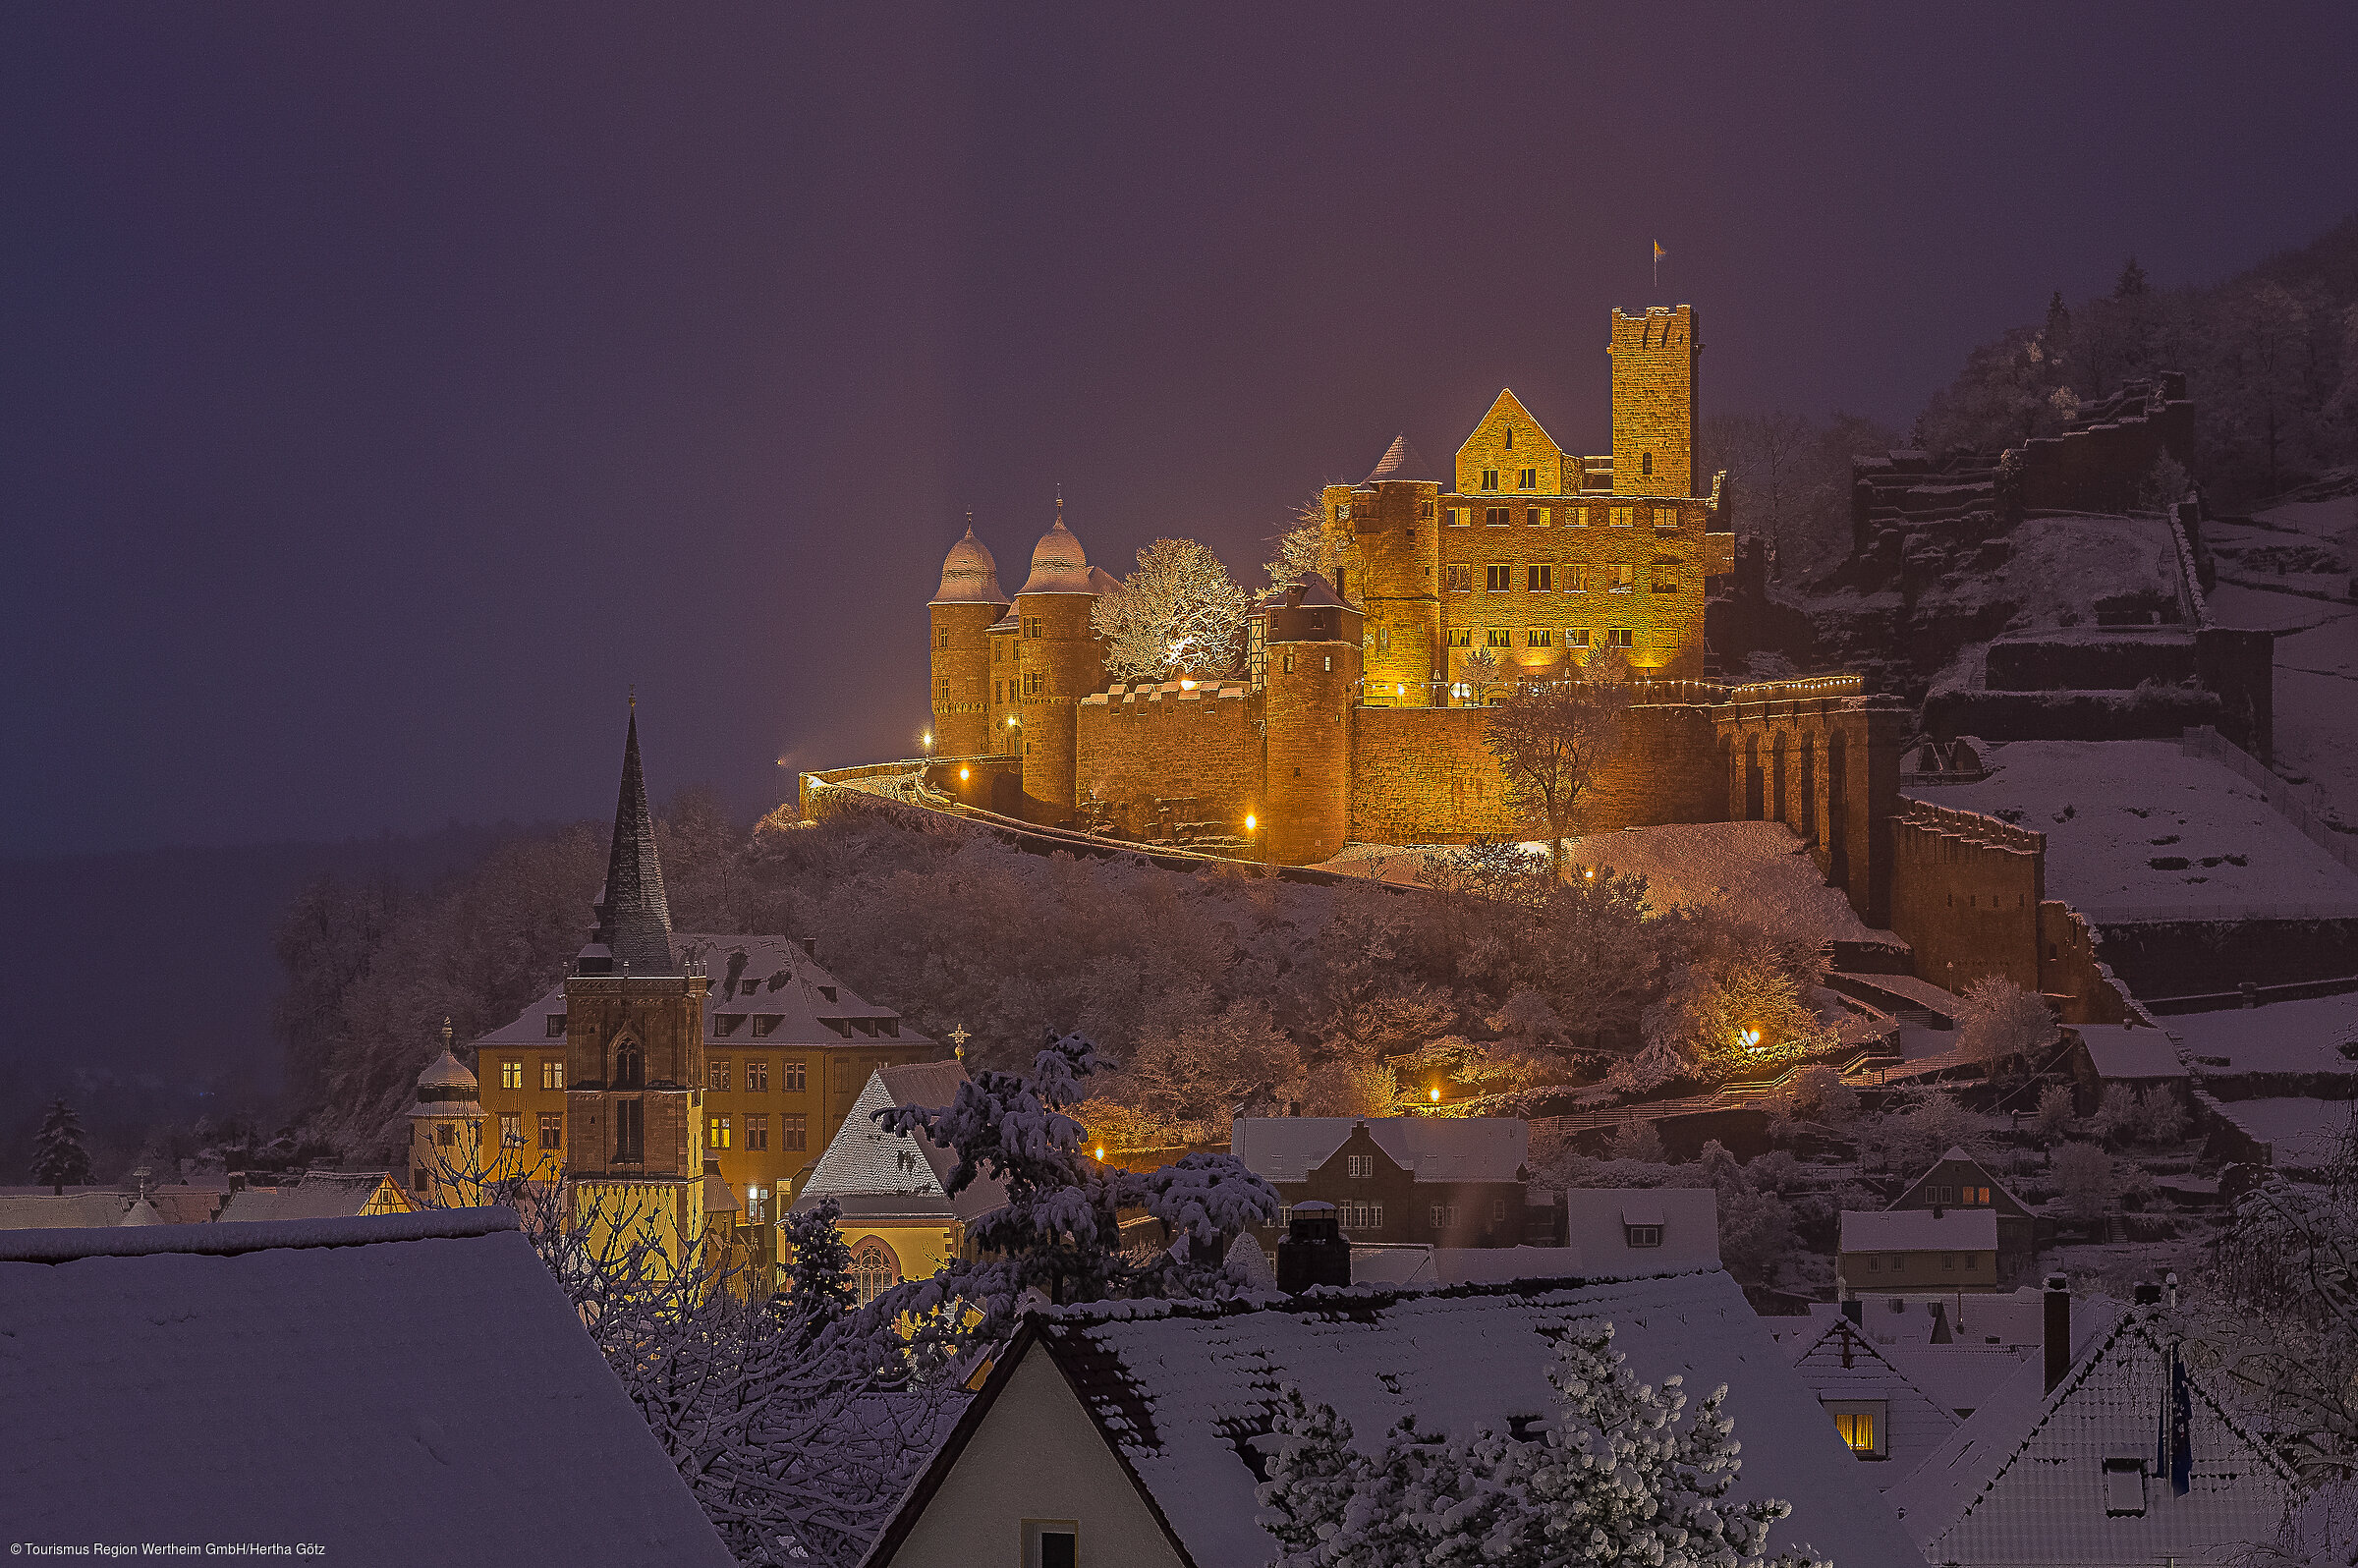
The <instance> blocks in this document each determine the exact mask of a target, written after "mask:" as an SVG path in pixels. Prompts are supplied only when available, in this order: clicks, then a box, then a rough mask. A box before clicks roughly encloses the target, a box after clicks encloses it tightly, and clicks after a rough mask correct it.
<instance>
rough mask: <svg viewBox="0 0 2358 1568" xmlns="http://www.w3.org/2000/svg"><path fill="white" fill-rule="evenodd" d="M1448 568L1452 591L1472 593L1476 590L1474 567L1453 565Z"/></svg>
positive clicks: (1450, 589)
mask: <svg viewBox="0 0 2358 1568" xmlns="http://www.w3.org/2000/svg"><path fill="white" fill-rule="evenodd" d="M1446 570H1447V572H1448V576H1449V591H1450V592H1452V593H1471V592H1473V591H1474V569H1473V568H1472V567H1470V566H1452V567H1449V568H1447V569H1446Z"/></svg>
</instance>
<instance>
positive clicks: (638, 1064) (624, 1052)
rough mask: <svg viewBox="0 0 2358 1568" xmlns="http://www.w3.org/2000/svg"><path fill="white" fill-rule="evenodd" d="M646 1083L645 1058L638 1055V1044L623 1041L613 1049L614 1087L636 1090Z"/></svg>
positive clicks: (628, 1040)
mask: <svg viewBox="0 0 2358 1568" xmlns="http://www.w3.org/2000/svg"><path fill="white" fill-rule="evenodd" d="M645 1083H646V1057H645V1056H643V1055H642V1054H640V1050H639V1042H638V1041H637V1040H635V1039H628V1038H626V1039H624V1040H623V1042H622V1043H621V1044H619V1045H617V1046H615V1047H614V1087H615V1088H616V1089H637V1088H639V1087H640V1086H641V1085H643V1084H645Z"/></svg>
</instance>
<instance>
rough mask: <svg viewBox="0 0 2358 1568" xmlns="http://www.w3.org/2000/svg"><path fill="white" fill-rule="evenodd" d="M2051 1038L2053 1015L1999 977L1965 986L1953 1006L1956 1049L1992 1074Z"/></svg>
mask: <svg viewBox="0 0 2358 1568" xmlns="http://www.w3.org/2000/svg"><path fill="white" fill-rule="evenodd" d="M2054 1037H2055V1021H2054V1015H2053V1014H2051V1013H2050V1012H2049V1011H2048V1006H2047V1000H2046V998H2045V997H2041V996H2035V995H2033V994H2032V993H2031V992H2029V991H2026V990H2024V989H2023V988H2022V987H2021V986H2020V985H2017V984H2015V983H2014V982H2013V981H2012V980H2008V979H2006V978H2005V977H2004V976H2002V975H1985V976H1983V977H1982V978H1981V979H1980V980H1975V981H1974V982H1973V983H1972V984H1970V985H1968V986H1966V987H1965V993H1964V995H1963V997H1962V998H1961V999H1960V1000H1959V1004H1958V1007H1957V1048H1958V1049H1959V1050H1962V1051H1963V1052H1964V1053H1965V1055H1966V1056H1967V1057H1968V1058H1969V1059H1971V1060H1973V1061H1976V1062H1979V1063H1981V1065H1982V1066H1983V1067H1984V1068H1986V1069H1988V1070H1989V1071H1991V1072H1993V1073H1994V1072H1995V1071H1997V1069H1998V1068H2000V1067H2002V1066H2003V1065H2005V1064H2006V1063H2008V1062H2012V1061H2018V1060H2022V1059H2024V1058H2027V1057H2028V1056H2030V1054H2031V1053H2032V1052H2033V1051H2036V1050H2040V1049H2042V1048H2043V1047H2045V1046H2046V1045H2048V1044H2049V1042H2051V1041H2052V1040H2053V1039H2054Z"/></svg>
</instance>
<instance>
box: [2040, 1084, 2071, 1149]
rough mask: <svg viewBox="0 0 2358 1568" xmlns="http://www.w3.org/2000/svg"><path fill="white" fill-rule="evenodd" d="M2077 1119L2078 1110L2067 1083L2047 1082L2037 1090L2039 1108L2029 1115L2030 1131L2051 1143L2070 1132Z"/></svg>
mask: <svg viewBox="0 0 2358 1568" xmlns="http://www.w3.org/2000/svg"><path fill="white" fill-rule="evenodd" d="M2077 1120H2079V1112H2078V1109H2077V1107H2076V1106H2074V1104H2073V1103H2072V1093H2071V1086H2070V1085H2069V1084H2049V1085H2048V1086H2047V1087H2046V1088H2045V1089H2043V1090H2041V1091H2040V1092H2039V1109H2038V1110H2037V1111H2036V1112H2034V1113H2033V1114H2032V1116H2031V1131H2033V1132H2035V1133H2037V1134H2038V1135H2039V1136H2040V1137H2041V1138H2043V1139H2045V1140H2046V1141H2047V1142H2049V1143H2053V1142H2054V1141H2055V1140H2056V1139H2058V1138H2061V1137H2062V1136H2064V1135H2065V1134H2066V1133H2068V1132H2070V1131H2071V1124H2072V1123H2073V1122H2075V1121H2077Z"/></svg>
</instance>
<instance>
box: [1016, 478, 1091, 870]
mask: <svg viewBox="0 0 2358 1568" xmlns="http://www.w3.org/2000/svg"><path fill="white" fill-rule="evenodd" d="M1102 580H1104V574H1102V573H1098V574H1096V575H1095V577H1093V576H1092V574H1091V570H1090V565H1089V557H1088V555H1087V554H1085V553H1084V552H1083V550H1082V548H1081V541H1080V540H1079V539H1077V538H1075V537H1073V534H1072V531H1071V530H1069V529H1067V528H1066V527H1065V526H1064V499H1063V497H1061V496H1059V497H1058V498H1057V501H1056V521H1055V523H1054V524H1053V525H1051V526H1050V527H1049V529H1048V532H1045V533H1043V534H1041V535H1040V536H1039V544H1038V545H1037V546H1035V547H1034V549H1033V551H1032V575H1031V576H1030V577H1029V578H1027V579H1026V580H1025V582H1024V586H1023V587H1022V588H1020V589H1018V590H1017V591H1016V595H1015V616H1016V638H1015V657H1016V668H1015V680H1016V682H1017V693H1018V696H1017V714H1018V722H1017V726H1016V733H1017V736H1018V740H1017V747H1018V748H1019V752H1020V755H1021V756H1022V757H1023V763H1024V814H1025V815H1026V816H1028V817H1030V818H1031V819H1032V820H1034V821H1037V822H1045V823H1058V822H1066V821H1070V820H1071V819H1072V816H1073V811H1074V805H1073V796H1074V782H1073V781H1074V776H1075V771H1076V762H1075V757H1074V747H1075V743H1076V737H1077V733H1078V728H1079V726H1078V723H1077V719H1078V714H1079V703H1080V701H1081V700H1082V699H1083V698H1085V697H1087V696H1089V695H1090V694H1091V693H1093V692H1095V691H1096V690H1097V688H1098V687H1100V686H1102V685H1103V684H1104V682H1105V654H1104V646H1103V644H1101V643H1100V642H1099V641H1098V639H1097V635H1096V633H1095V631H1094V630H1093V629H1092V628H1091V626H1090V624H1089V617H1090V612H1091V611H1092V610H1093V609H1095V607H1096V602H1097V594H1098V593H1099V591H1101V581H1102Z"/></svg>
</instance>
